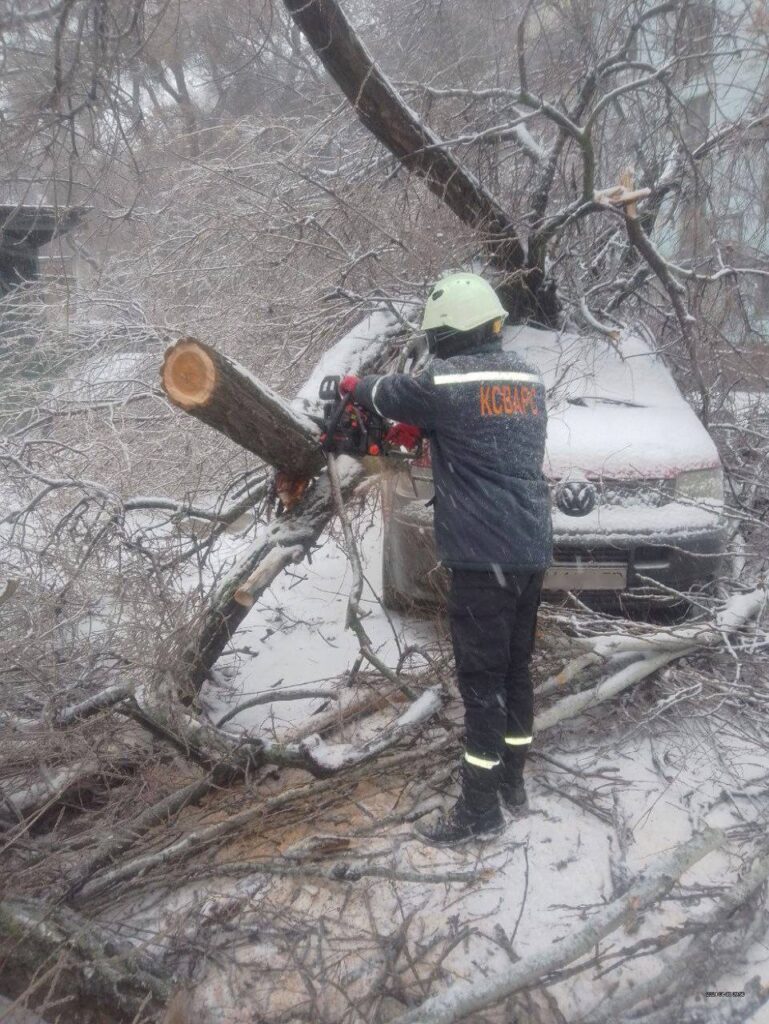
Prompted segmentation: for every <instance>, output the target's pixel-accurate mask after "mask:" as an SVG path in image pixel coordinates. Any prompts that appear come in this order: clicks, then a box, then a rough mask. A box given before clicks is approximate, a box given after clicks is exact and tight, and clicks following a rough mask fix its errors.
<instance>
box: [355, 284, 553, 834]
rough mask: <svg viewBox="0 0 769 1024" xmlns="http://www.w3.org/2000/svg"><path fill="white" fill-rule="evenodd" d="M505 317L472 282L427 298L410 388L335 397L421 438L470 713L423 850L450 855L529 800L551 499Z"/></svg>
mask: <svg viewBox="0 0 769 1024" xmlns="http://www.w3.org/2000/svg"><path fill="white" fill-rule="evenodd" d="M506 316H507V314H506V312H505V310H504V308H503V307H502V305H501V303H500V301H499V298H498V297H497V294H496V292H495V291H494V289H493V288H492V287H491V285H490V284H489V283H488V282H487V281H485V280H484V279H483V278H482V277H480V276H479V275H477V274H469V273H466V274H462V273H460V274H451V275H449V276H447V277H444V278H442V279H441V280H439V281H438V282H437V284H436V285H435V286H434V288H433V290H432V292H431V294H430V296H429V298H428V300H427V303H426V306H425V310H424V317H423V320H422V329H423V330H424V331H425V332H426V335H427V340H428V346H429V350H430V352H431V353H432V358H431V360H430V361H429V363H428V364H427V368H426V369H425V370H423V371H422V372H421V373H419V374H417V375H415V376H410V375H408V374H402V373H391V374H387V375H385V376H367V377H363V378H362V379H359V378H357V377H354V376H347V377H345V378H343V380H342V381H341V383H340V391H341V392H342V393H343V394H347V395H351V396H352V398H353V400H354V401H355V402H356V403H357V404H359V405H361V406H363V407H364V408H367V409H369V410H371V411H373V412H376V413H378V414H379V415H380V416H383V417H385V418H386V419H389V420H396V421H400V422H402V423H404V424H408V425H411V426H413V427H417V428H420V429H421V431H422V432H423V434H424V435H425V436H426V437H427V438H428V439H429V442H430V448H431V454H432V467H433V481H434V485H435V499H434V505H435V508H434V512H435V541H436V547H437V550H438V556H439V558H440V561H441V563H442V564H443V565H444V566H445V567H446V568H447V569H448V570H449V572H450V588H449V599H448V610H449V623H450V628H451V638H452V645H453V648H454V655H455V660H456V671H457V679H458V683H459V691H460V694H461V696H462V700H463V703H464V710H465V751H464V756H463V759H462V766H461V793H460V796H459V799H458V800H457V802H456V804H455V806H454V807H453V808H452V809H451V811H449V813H448V814H446V815H445V816H443V817H442V818H441V819H440V820H439V821H438V822H437V823H435V824H431V825H428V826H424V825H423V826H421V827H420V828H419V829H418V832H419V834H420V836H421V838H422V839H424V840H426V841H428V842H431V843H433V844H435V845H453V844H455V843H460V842H464V841H467V840H470V839H474V838H485V837H487V836H490V835H494V834H496V833H498V832H500V831H501V829H502V828H503V818H502V814H501V811H500V803H499V801H500V798H501V800H502V802H503V803H504V804H505V805H506V806H507V807H508V808H509V809H516V808H519V807H521V806H522V805H523V804H524V803H525V801H526V792H525V788H524V783H523V768H524V762H525V760H526V755H527V753H528V751H529V749H530V745H531V742H532V725H533V718H534V714H533V691H532V680H531V675H530V671H529V661H530V657H531V653H532V650H533V645H534V633H535V628H536V621H537V609H538V606H539V602H540V592H541V588H542V579H543V575H544V571H545V569H546V568H547V566H548V565H549V563H550V558H551V551H552V527H551V516H550V496H549V490H548V486H547V483H546V481H545V478H544V476H543V471H542V466H543V459H544V451H545V433H546V424H547V412H546V408H545V389H544V386H543V383H542V379H541V377H540V376H539V374H538V373H537V371H536V370H535V369H534V367H532V366H530V365H529V364H528V363H526V362H525V361H524V360H523V359H521V358H520V356H518V355H517V354H515V353H514V352H511V351H506V350H504V349H503V348H502V325H503V323H504V320H505V318H506Z"/></svg>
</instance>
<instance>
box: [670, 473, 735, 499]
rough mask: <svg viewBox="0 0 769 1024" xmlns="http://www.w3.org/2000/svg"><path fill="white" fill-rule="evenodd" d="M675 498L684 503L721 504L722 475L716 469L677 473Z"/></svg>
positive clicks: (722, 494) (722, 493) (722, 496)
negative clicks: (681, 499)
mask: <svg viewBox="0 0 769 1024" xmlns="http://www.w3.org/2000/svg"><path fill="white" fill-rule="evenodd" d="M675 496H676V498H684V499H685V500H686V501H707V502H717V503H718V504H723V501H724V474H723V470H722V469H721V467H720V466H719V467H717V468H716V469H690V470H687V472H685V473H679V474H678V476H677V477H676V482H675Z"/></svg>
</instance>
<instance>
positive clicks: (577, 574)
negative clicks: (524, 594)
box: [543, 563, 627, 590]
mask: <svg viewBox="0 0 769 1024" xmlns="http://www.w3.org/2000/svg"><path fill="white" fill-rule="evenodd" d="M543 586H544V589H545V590H624V589H625V588H626V587H627V566H626V565H596V564H589V563H588V564H586V565H551V566H550V568H549V569H548V570H547V572H546V573H545V581H544V584H543Z"/></svg>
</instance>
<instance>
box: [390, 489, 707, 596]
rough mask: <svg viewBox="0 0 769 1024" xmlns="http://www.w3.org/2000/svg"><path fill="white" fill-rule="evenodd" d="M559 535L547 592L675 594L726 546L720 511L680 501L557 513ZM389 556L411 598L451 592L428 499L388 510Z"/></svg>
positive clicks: (697, 582)
mask: <svg viewBox="0 0 769 1024" xmlns="http://www.w3.org/2000/svg"><path fill="white" fill-rule="evenodd" d="M614 512H618V513H619V515H613V514H612V513H614ZM564 520H565V522H564ZM553 534H554V545H553V563H552V565H551V567H550V569H549V570H548V572H547V573H546V576H545V582H544V589H545V590H546V591H550V592H553V593H557V592H565V591H569V590H573V591H579V592H581V593H599V594H603V595H605V596H611V595H612V594H614V595H616V596H620V595H627V596H629V597H638V598H644V599H650V600H653V601H661V602H662V601H665V600H670V599H671V597H672V596H674V595H673V594H671V593H670V592H671V591H672V592H677V591H688V590H690V589H692V588H693V587H697V586H702V585H705V584H706V583H708V582H709V581H710V580H712V579H713V578H714V577H715V576H716V575H717V574H718V572H719V568H720V565H721V561H722V558H723V552H724V545H725V527H724V524H723V520H722V519H721V517H720V516H719V514H718V513H717V512H712V511H710V510H708V509H691V508H688V507H686V506H682V505H674V504H671V505H667V506H663V507H662V508H658V509H643V508H642V509H635V510H633V509H621V510H604V512H603V514H600V513H598V512H596V513H593V514H592V515H591V516H589V517H585V518H584V519H582V520H574V519H572V518H571V517H567V516H562V515H560V514H558V513H556V515H555V516H554V519H553ZM385 557H386V558H387V559H388V561H389V570H390V579H391V582H392V585H393V586H394V587H395V589H396V590H398V592H399V593H401V594H403V595H404V596H405V597H407V598H409V599H410V600H412V601H425V602H434V601H436V600H439V599H440V597H441V595H442V594H443V593H445V588H446V580H447V574H446V572H445V570H443V569H441V567H440V566H439V565H438V558H437V553H436V550H435V540H434V535H433V526H432V510H431V509H429V508H425V507H424V503H423V502H421V501H420V502H411V503H410V504H408V505H406V506H405V507H404V508H402V509H400V510H394V511H393V512H392V513H391V514H390V515H389V517H388V521H387V524H386V529H385Z"/></svg>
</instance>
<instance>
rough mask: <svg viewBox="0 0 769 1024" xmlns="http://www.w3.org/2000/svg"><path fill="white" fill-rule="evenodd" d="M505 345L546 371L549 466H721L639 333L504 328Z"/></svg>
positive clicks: (558, 473)
mask: <svg viewBox="0 0 769 1024" xmlns="http://www.w3.org/2000/svg"><path fill="white" fill-rule="evenodd" d="M503 347H504V348H505V349H508V350H513V351H515V352H518V353H519V354H520V355H521V357H522V358H524V359H525V360H526V361H527V362H530V363H532V364H533V365H534V366H536V367H537V368H538V369H539V371H540V373H541V374H542V376H543V378H544V381H545V386H546V388H547V392H548V431H547V454H546V461H545V472H546V474H547V475H548V476H550V477H552V478H560V477H562V476H565V475H567V474H569V473H574V472H577V473H584V474H585V475H587V476H590V477H599V476H600V477H605V478H613V479H629V478H638V477H647V478H648V477H652V478H656V479H660V478H664V477H672V476H675V475H677V474H678V473H679V472H681V471H682V470H686V469H703V468H707V467H711V466H718V465H719V458H718V452H717V451H716V446H715V445H714V443H713V441H712V439H711V438H710V436H709V434H708V432H707V431H706V430H705V428H704V427H703V426H702V424H701V423H700V421H699V420H698V419H697V417H696V415H695V413H694V411H693V410H692V409H691V408H690V406H689V405H688V404H687V403H686V401H685V400H684V398H683V397H682V395H681V393H680V391H679V390H678V388H677V387H676V384H675V382H674V381H673V378H672V376H671V375H670V372H669V371H668V369H667V368H666V367H665V365H664V364H663V363H662V361H661V359H660V358H659V357H658V356H657V355H655V354H654V353H653V352H652V351H651V349H650V348H649V347H648V345H647V344H646V343H645V342H644V341H643V339H642V338H640V337H639V336H638V335H634V334H623V335H622V337H621V338H620V340H619V342H618V343H617V346H616V348H615V346H614V345H612V344H611V343H609V342H608V341H606V340H605V339H602V338H593V337H585V336H582V335H574V334H559V333H557V332H555V331H542V330H538V329H537V328H534V327H528V326H520V325H512V326H510V327H507V328H506V329H505V335H504V342H503Z"/></svg>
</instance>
